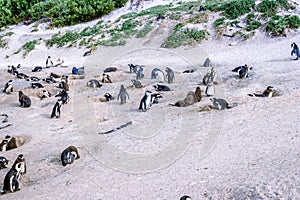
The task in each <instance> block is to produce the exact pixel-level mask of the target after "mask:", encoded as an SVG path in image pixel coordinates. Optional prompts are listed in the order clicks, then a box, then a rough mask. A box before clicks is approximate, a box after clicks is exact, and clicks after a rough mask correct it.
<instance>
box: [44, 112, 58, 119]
mask: <svg viewBox="0 0 300 200" xmlns="http://www.w3.org/2000/svg"><path fill="white" fill-rule="evenodd" d="M40 116H41V117H42V118H44V119H51V111H50V110H49V113H42V114H40ZM53 119H59V118H55V117H54V118H53Z"/></svg>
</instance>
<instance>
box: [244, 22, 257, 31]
mask: <svg viewBox="0 0 300 200" xmlns="http://www.w3.org/2000/svg"><path fill="white" fill-rule="evenodd" d="M260 26H261V23H260V22H259V21H252V22H250V23H248V25H247V28H246V30H247V31H253V30H256V29H258V28H259V27H260Z"/></svg>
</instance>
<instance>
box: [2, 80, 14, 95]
mask: <svg viewBox="0 0 300 200" xmlns="http://www.w3.org/2000/svg"><path fill="white" fill-rule="evenodd" d="M12 82H13V80H9V81H8V82H7V83H6V84H5V87H4V89H3V92H4V93H6V94H10V93H11V92H13V84H12Z"/></svg>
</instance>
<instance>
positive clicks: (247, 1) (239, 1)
mask: <svg viewBox="0 0 300 200" xmlns="http://www.w3.org/2000/svg"><path fill="white" fill-rule="evenodd" d="M254 5H255V0H235V1H229V2H227V3H225V4H224V6H223V9H224V15H225V16H226V17H227V18H228V19H236V18H237V17H239V16H241V15H243V14H246V13H248V12H250V11H251V8H254Z"/></svg>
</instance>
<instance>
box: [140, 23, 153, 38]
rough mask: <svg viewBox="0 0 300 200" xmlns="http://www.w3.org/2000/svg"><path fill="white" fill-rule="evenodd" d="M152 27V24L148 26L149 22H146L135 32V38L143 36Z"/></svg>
mask: <svg viewBox="0 0 300 200" xmlns="http://www.w3.org/2000/svg"><path fill="white" fill-rule="evenodd" d="M152 29H153V26H150V25H149V24H146V25H145V26H144V27H143V28H142V29H141V30H139V31H138V33H137V34H136V37H137V38H143V37H145V36H146V35H147V34H148V33H149V32H150V31H151V30H152Z"/></svg>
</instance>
